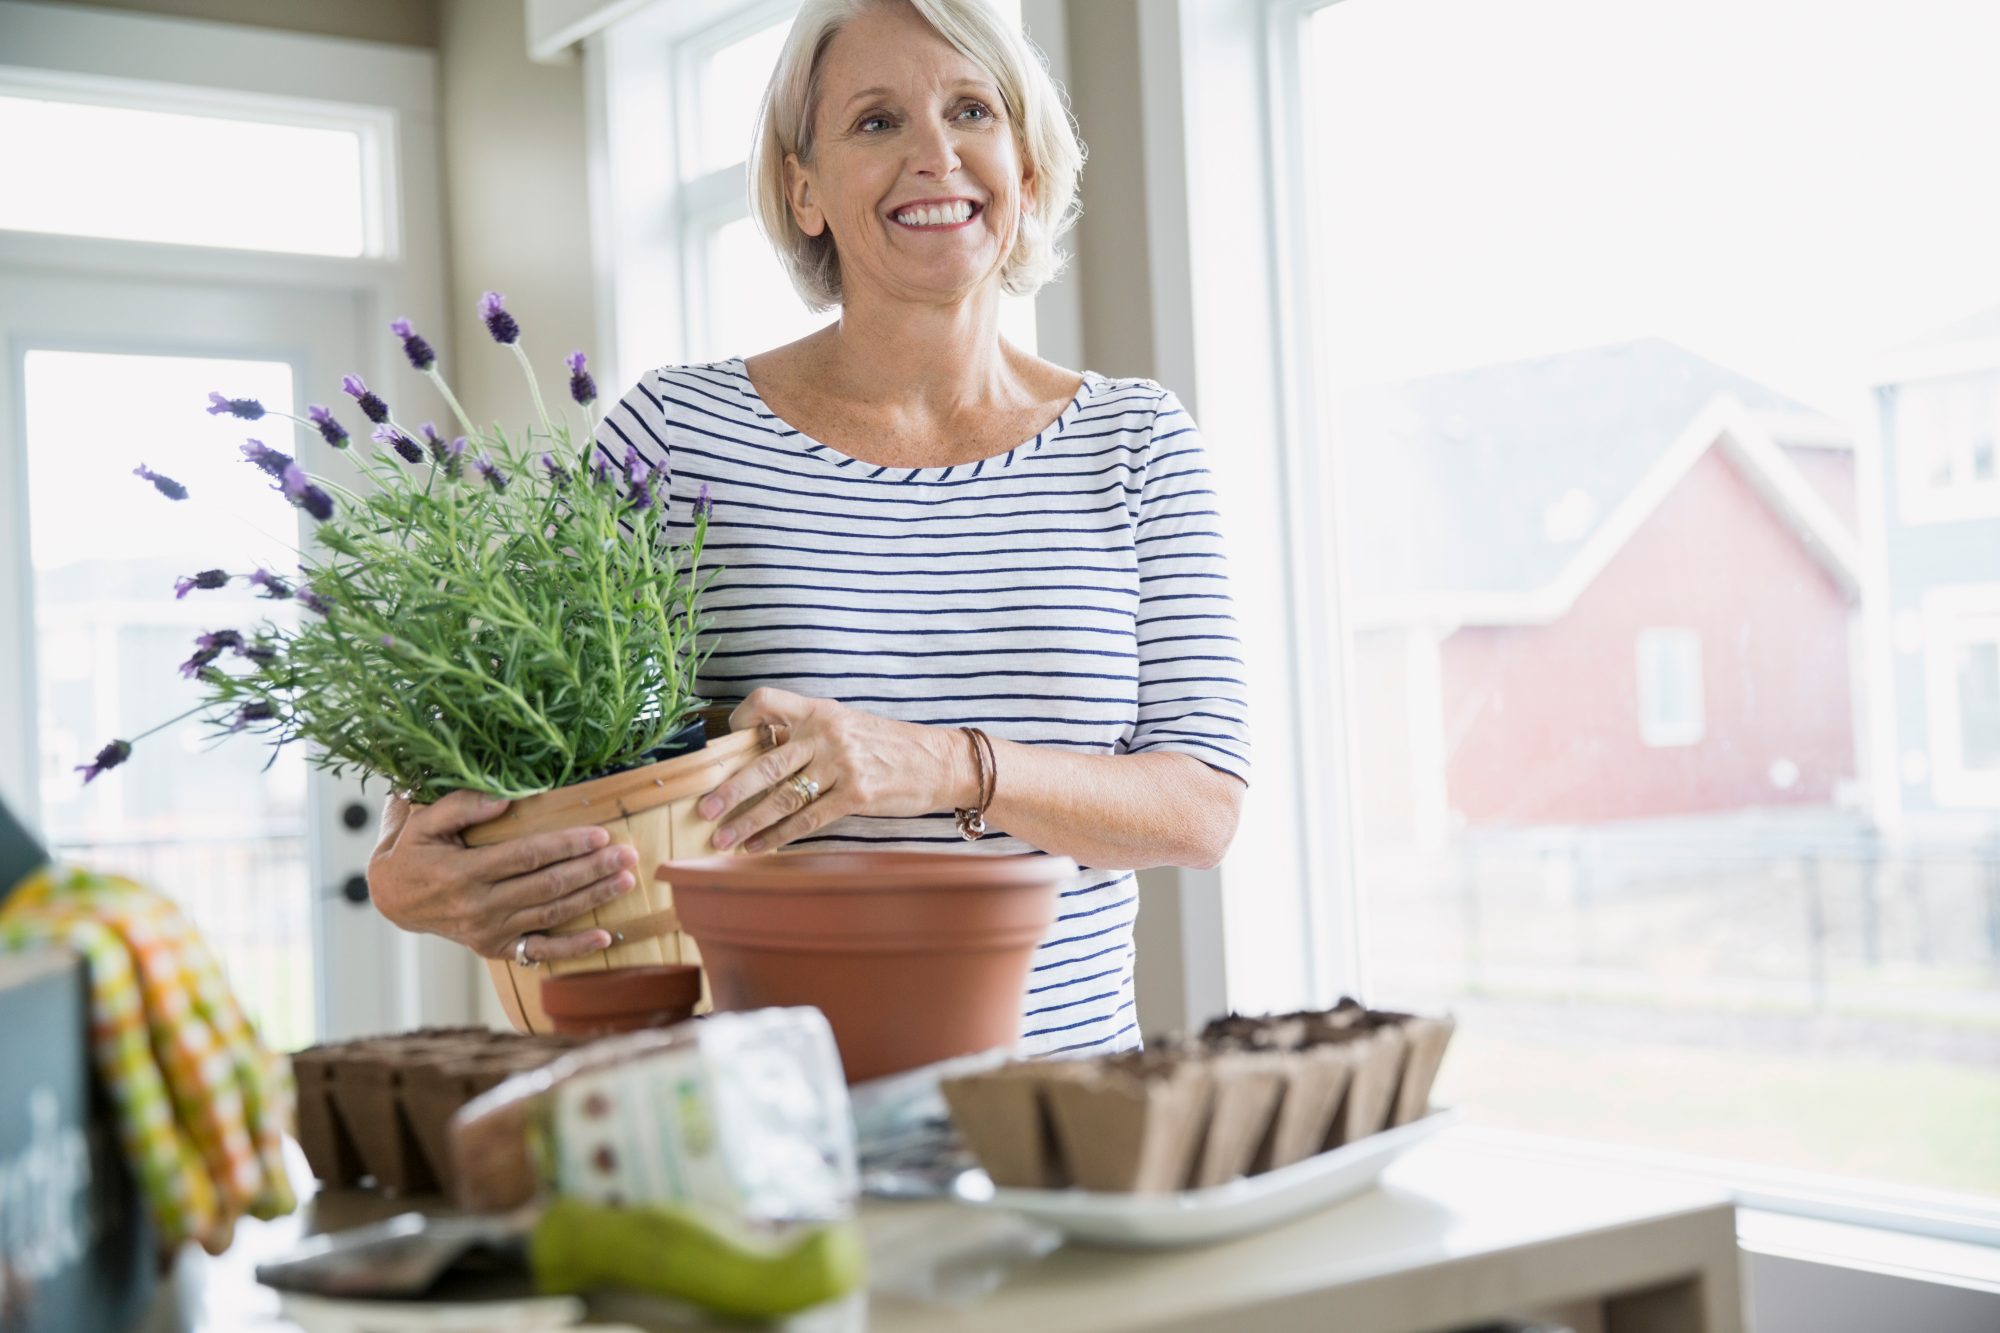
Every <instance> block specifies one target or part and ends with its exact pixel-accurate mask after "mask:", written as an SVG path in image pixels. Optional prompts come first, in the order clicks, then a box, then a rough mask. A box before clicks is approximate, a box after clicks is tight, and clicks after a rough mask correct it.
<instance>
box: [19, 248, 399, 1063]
mask: <svg viewBox="0 0 2000 1333" xmlns="http://www.w3.org/2000/svg"><path fill="white" fill-rule="evenodd" d="M359 304H360V302H359V301H358V300H357V298H356V297H355V296H354V295H353V294H351V293H348V292H341V291H283V290H271V289H268V288H267V289H262V290H251V289H249V288H247V287H235V286H230V285H223V284H213V285H211V284H185V285H183V284H172V283H157V282H142V281H132V280H124V279H117V278H109V277H85V276H61V275H52V274H34V273H28V272H25V271H8V270H5V269H0V345H4V346H5V347H6V348H7V352H8V355H7V358H6V364H5V367H4V370H3V371H0V413H4V417H5V420H6V421H7V422H8V423H11V424H12V425H13V428H14V433H13V436H12V440H11V446H10V447H9V448H7V450H6V451H5V452H6V453H7V454H11V455H12V456H11V457H7V458H6V464H7V467H8V471H9V473H10V474H11V475H10V476H9V477H8V479H7V480H8V482H9V483H10V484H9V486H8V488H7V489H8V491H9V492H10V493H11V495H12V497H13V499H12V500H11V504H12V505H13V506H14V513H13V514H12V515H10V516H9V520H10V521H9V522H8V524H7V525H6V526H7V529H8V532H7V538H6V541H5V545H6V546H7V547H8V548H10V549H9V550H8V552H7V553H6V557H5V560H6V561H7V562H10V563H11V564H12V565H13V570H14V573H15V577H14V578H12V579H11V580H9V582H10V583H11V585H12V586H11V588H10V589H8V591H7V594H6V595H4V596H0V613H4V614H0V623H4V634H5V637H6V638H7V639H9V640H10V641H12V642H13V643H15V644H18V645H19V649H18V651H11V652H9V654H8V656H7V658H6V660H5V661H4V662H0V711H4V713H5V714H6V715H7V716H8V718H9V725H10V726H11V727H12V728H13V729H14V731H15V733H16V734H17V735H18V736H19V737H20V742H21V743H20V744H18V745H11V746H8V747H6V758H5V759H0V764H4V765H5V767H4V771H0V794H4V796H5V798H6V800H7V802H8V804H9V805H10V806H12V807H14V808H16V809H17V810H20V811H21V812H22V813H23V815H24V817H25V818H26V819H27V820H28V821H29V822H30V823H32V824H33V825H35V826H36V827H38V828H39V830H40V831H41V833H42V835H43V837H44V838H45V840H46V841H47V842H48V844H49V845H50V846H51V847H52V848H53V849H54V850H55V851H56V852H57V853H58V854H59V855H60V856H62V857H64V858H66V859H69V860H73V861H75V862H77V863H80V864H84V865H88V866H91V867H94V868H99V869H104V870H109V871H114V872H117V873H122V874H126V875H130V876H132V877H133V878H135V879H137V880H139V881H141V882H142V883H145V884H148V885H150V886H152V887H155V888H158V889H159V890H161V891H163V892H165V893H167V894H169V895H170V896H172V897H173V898H174V899H176V900H177V901H178V902H179V903H180V904H181V906H182V907H183V909H184V910H185V911H186V912H187V913H188V914H189V915H190V917H191V918H192V919H193V920H194V921H195V923H196V924H197V925H198V926H199V927H200V929H201V931H202V933H203V935H204V936H205V937H206V939H207V940H208V942H209V945H210V947H211V948H212V949H213V950H214V952H215V954H216V955H217V957H218V959H219V960H220V962H221V964H222V966H223V968H224V970H225V972H226V973H227V974H228V976H229V979H230V982H231V985H232V987H233V988H234V990H235V991H236V993H237V995H238V997H239V998H240V999H241V1000H242V1001H243V1003H244V1006H245V1008H246V1009H247V1010H248V1011H249V1013H250V1015H251V1017H252V1019H253V1021H255V1022H256V1023H257V1025H258V1027H259V1028H260V1030H261V1031H262V1032H263V1033H264V1034H265V1036H266V1038H267V1040H269V1041H270V1042H271V1043H272V1044H273V1045H274V1046H276V1047H278V1048H280V1049H287V1050H289V1049H295V1048H297V1047H299V1046H303V1045H306V1044H309V1043H311V1042H312V1041H314V1040H318V1039H320V1038H323V1037H327V1036H337V1035H344V1034H351V1033H358V1032H363V1031H380V1030H384V1029H387V1028H391V1027H396V1026H400V1025H401V1019H402V1018H403V1017H404V1015H403V1014H401V1013H400V1011H399V1010H400V1005H399V998H400V996H399V993H400V991H401V989H403V987H401V986H400V985H399V981H400V979H401V977H402V976H403V975H405V971H406V969H405V968H404V967H403V966H402V964H404V963H405V961H406V960H407V959H408V958H410V957H412V956H413V954H412V953H411V950H410V948H409V945H408V943H407V942H406V941H404V940H402V939H401V937H399V936H398V934H397V932H395V931H394V929H393V928H392V927H389V926H388V925H387V924H386V923H385V922H383V921H382V920H381V919H380V918H379V917H378V916H377V915H376V913H375V912H374V910H373V909H372V907H370V906H369V905H368V903H367V897H366V892H365V881H359V880H357V878H356V877H357V876H359V875H360V874H361V873H362V872H363V871H364V870H365V867H366V861H367V855H368V852H369V850H370V848H371V846H372V843H373V837H374V813H375V811H376V809H377V808H378V807H379V802H380V795H379V793H374V794H371V795H369V796H367V797H365V798H364V796H363V794H362V793H361V791H360V790H359V788H358V787H357V786H356V785H355V784H353V783H351V782H336V781H334V780H332V779H330V778H328V777H326V775H324V774H321V773H319V772H317V771H316V770H313V769H311V768H310V767H309V766H308V764H307V763H306V758H305V755H304V753H303V751H302V749H301V747H300V746H297V745H293V746H287V747H284V748H283V749H282V750H278V751H275V752H274V751H273V749H272V747H271V746H270V745H269V744H268V743H267V742H265V741H264V740H262V739H260V738H257V737H254V736H248V735H242V736H232V737H228V738H227V739H226V740H220V741H219V740H218V738H217V737H215V736H213V735H211V734H209V730H208V729H207V728H206V727H204V726H202V725H201V724H200V722H199V720H198V719H194V718H190V719H188V720H186V721H184V722H181V723H179V724H177V725H175V726H172V727H169V728H167V729H165V730H162V731H160V732H158V733H157V734H154V735H152V736H148V737H145V738H143V739H141V740H139V741H138V742H137V744H136V745H135V746H134V751H133V754H132V757H131V758H130V759H129V760H128V761H127V762H126V763H125V764H123V765H121V766H120V767H117V768H115V769H112V770H110V771H107V772H105V773H103V774H102V775H100V776H98V777H97V778H96V779H95V780H94V781H91V782H90V783H88V784H85V782H84V781H83V776H84V775H83V773H82V772H81V771H80V770H81V769H82V768H83V767H85V766H87V765H89V764H90V763H91V761H92V756H93V755H95V753H96V752H97V750H98V748H99V747H100V746H102V745H104V744H105V743H106V742H108V741H110V740H113V739H128V738H132V737H135V736H138V735H139V734H140V733H142V732H144V731H146V730H147V729H148V728H150V727H153V726H154V725H156V724H158V723H160V722H162V721H165V720H166V719H169V718H172V717H174V716H176V715H177V714H179V713H182V712H185V711H186V710H187V709H188V708H189V707H191V706H192V705H194V704H195V703H196V702H197V701H198V698H199V696H198V694H197V692H196V689H195V686H194V684H193V682H192V681H191V680H189V679H187V678H185V676H184V673H183V672H182V670H181V669H180V665H181V664H182V663H183V662H185V661H186V660H188V659H189V657H190V656H191V655H192V654H193V653H194V651H195V648H196V644H195V639H196V637H197V636H199V635H202V634H205V633H208V632H210V631H214V630H221V629H246V630H247V629H248V628H250V627H251V626H254V625H255V624H257V623H258V622H259V621H260V620H263V619H269V620H271V621H274V622H277V623H279V624H283V623H285V622H286V621H287V620H288V618H290V617H291V616H293V615H295V614H296V611H295V609H294V607H293V605H292V604H291V603H290V602H287V601H284V600H275V599H271V598H267V597H263V596H260V595H259V591H260V588H261V587H262V586H264V585H253V584H252V583H251V582H249V581H248V578H247V576H249V575H250V574H252V573H253V572H255V571H256V570H259V569H262V570H265V571H267V572H268V573H270V574H271V575H273V576H275V577H279V578H284V579H288V580H294V581H295V576H296V575H297V572H298V562H299V555H298V551H297V544H298V542H299V541H300V540H301V531H300V528H299V525H298V518H297V514H296V511H294V510H293V509H292V508H291V507H290V506H289V505H287V504H286V503H285V502H284V501H283V500H282V499H281V498H280V497H279V496H277V495H275V494H273V493H272V492H271V487H270V485H269V479H268V478H267V477H265V476H264V475H263V474H262V473H261V472H259V471H258V470H257V469H255V468H254V467H252V466H250V465H249V464H248V463H247V462H246V461H245V460H244V458H243V455H242V453H241V447H242V445H243V444H244V443H245V441H246V440H247V439H249V438H256V439H259V440H262V441H264V442H266V443H268V444H270V445H271V446H272V447H274V448H278V449H282V450H284V451H285V452H287V453H292V454H296V455H297V456H299V457H300V459H301V461H302V462H304V463H305V464H306V466H307V467H308V468H310V469H312V470H314V471H320V470H325V469H328V468H329V467H331V468H332V469H333V470H334V471H335V472H336V475H338V473H339V471H340V470H341V468H342V467H343V466H344V464H343V463H342V462H341V460H335V459H330V458H329V457H327V456H325V455H326V454H327V453H329V452H330V451H327V450H325V446H324V445H323V444H321V442H320V441H319V440H318V439H317V438H312V439H307V438H305V437H304V433H303V432H300V431H299V430H298V428H296V427H295V426H293V425H292V424H291V423H290V422H287V421H285V420H283V419H282V418H276V417H268V416H267V417H265V418H264V419H262V420H260V421H255V422H250V421H241V420H237V419H234V418H232V417H229V416H219V417H218V416H212V415H209V414H207V413H206V412H205V411H204V407H205V405H206V403H207V398H208V394H209V392H210V391H211V390H220V391H221V392H223V393H225V394H227V395H229V396H231V397H254V398H256V399H258V400H259V401H260V402H262V403H263V404H264V406H265V407H266V408H268V409H278V410H284V411H289V412H294V413H297V414H299V415H301V416H303V415H304V414H305V410H306V406H307V403H308V402H309V401H313V400H319V401H328V395H327V393H326V390H327V388H328V387H330V386H336V385H337V383H338V377H339V375H340V374H341V373H342V372H343V371H344V370H345V369H347V368H349V367H352V366H355V365H357V364H359V362H358V359H357V346H356V338H357V333H358V331H359V328H360V326H361V318H360V316H361V311H360V310H359V309H358V308H357V307H358V306H359ZM5 438H6V437H5V436H4V435H0V440H4V439H5ZM142 466H143V467H146V468H150V469H151V470H153V471H155V472H157V473H160V474H163V475H165V476H168V477H171V478H173V479H175V480H177V481H179V482H180V483H182V484H183V485H184V486H185V487H186V488H187V491H188V493H189V494H188V497H187V498H186V499H185V500H180V501H174V500H170V499H168V498H167V497H166V496H164V495H162V494H160V493H159V492H157V491H156V490H155V489H154V488H153V487H152V486H151V485H149V484H148V483H147V482H146V481H145V480H144V479H143V478H142V477H140V476H136V475H134V469H136V468H139V467H142ZM16 520H18V521H16ZM218 568H219V569H222V570H226V571H228V572H229V573H230V574H231V575H234V576H236V577H234V578H232V579H231V581H230V582H229V583H227V584H226V585H225V586H223V587H221V588H214V589H210V588H201V587H195V588H189V589H187V590H185V591H181V592H177V585H180V584H181V581H182V580H185V579H188V578H189V577H191V576H193V575H195V574H196V573H198V572H200V571H203V570H210V569H218ZM357 888H358V889H360V892H359V894H358V901H356V900H355V896H353V894H352V891H353V890H355V889H357Z"/></svg>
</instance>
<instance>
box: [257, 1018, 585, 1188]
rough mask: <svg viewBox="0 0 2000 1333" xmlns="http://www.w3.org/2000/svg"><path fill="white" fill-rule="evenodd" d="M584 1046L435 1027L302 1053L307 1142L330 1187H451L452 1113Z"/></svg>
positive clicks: (303, 1141) (297, 1064) (295, 1063)
mask: <svg viewBox="0 0 2000 1333" xmlns="http://www.w3.org/2000/svg"><path fill="white" fill-rule="evenodd" d="M575 1045H576V1040H575V1039H574V1038H570V1037H562V1036H518V1035H516V1034H513V1033H501V1032H493V1031H491V1030H489V1029H486V1028H427V1029H422V1030H419V1031H416V1032H403V1033H396V1034H393V1035H389V1036H380V1037H362V1038H359V1039H357V1040H354V1041H345V1042H336V1043H331V1044H328V1045H324V1046H314V1047H310V1048H308V1049H306V1050H303V1051H299V1052H296V1053H295V1054H294V1055H293V1056H292V1057H291V1060H292V1073H293V1077H294V1078H295V1079H296V1081H297V1083H298V1090H299V1146H300V1147H301V1148H302V1149H303V1150H304V1151H305V1155H306V1162H307V1164H308V1165H310V1166H311V1167H312V1171H313V1175H314V1176H315V1177H317V1178H318V1179H319V1180H321V1181H322V1182H324V1183H326V1184H327V1185H333V1186H352V1185H361V1184H365V1183H370V1182H372V1183H373V1185H374V1187H375V1188H377V1189H379V1190H382V1191H384V1192H387V1193H396V1194H409V1193H417V1192H423V1191H429V1190H434V1189H441V1188H448V1187H449V1186H450V1185H451V1160H450V1154H449V1153H448V1152H447V1151H446V1148H447V1142H448V1139H447V1134H446V1126H447V1125H448V1124H449V1122H450V1120H451V1116H452V1113H453V1112H455V1111H456V1110H458V1108H459V1107H461V1106H463V1105H465V1103H466V1102H468V1101H470V1100H471V1099H472V1098H474V1097H476V1096H478V1095H479V1094H480V1093H482V1092H485V1091H486V1090H487V1089H488V1088H491V1087H493V1086H494V1085H495V1084H497V1083H499V1082H501V1081H502V1080H503V1079H506V1078H507V1077H509V1076H510V1075H512V1074H515V1073H518V1072H520V1071H522V1070H525V1069H536V1068H539V1067H541V1066H542V1065H545V1064H547V1063H548V1062H549V1061H551V1060H553V1059H555V1058H556V1057H557V1056H559V1055H561V1054H562V1053H563V1052H564V1051H567V1050H569V1049H571V1048H572V1047H574V1046H575Z"/></svg>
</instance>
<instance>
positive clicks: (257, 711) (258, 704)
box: [229, 699, 278, 732]
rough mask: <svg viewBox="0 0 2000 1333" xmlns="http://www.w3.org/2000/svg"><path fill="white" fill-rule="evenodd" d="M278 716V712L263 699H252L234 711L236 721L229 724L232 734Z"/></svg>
mask: <svg viewBox="0 0 2000 1333" xmlns="http://www.w3.org/2000/svg"><path fill="white" fill-rule="evenodd" d="M277 716H278V710H277V709H276V708H274V707H272V706H271V704H270V702H269V701H267V700H264V699H253V700H252V701H250V702H249V703H247V704H244V705H243V706H242V707H241V708H239V709H237V710H236V720H235V721H233V722H231V723H230V724H229V729H230V731H232V732H237V731H241V730H243V728H245V727H247V726H249V725H250V724H251V723H252V722H269V721H271V720H272V719H273V718H275V717H277Z"/></svg>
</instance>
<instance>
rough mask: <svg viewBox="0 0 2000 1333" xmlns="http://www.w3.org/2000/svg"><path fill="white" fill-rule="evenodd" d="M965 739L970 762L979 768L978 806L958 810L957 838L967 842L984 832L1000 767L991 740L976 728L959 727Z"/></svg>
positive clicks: (998, 779)
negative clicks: (968, 742)
mask: <svg viewBox="0 0 2000 1333" xmlns="http://www.w3.org/2000/svg"><path fill="white" fill-rule="evenodd" d="M959 730H960V731H962V732H964V733H965V737H966V739H967V740H968V741H970V742H971V743H972V762H973V763H975V764H976V765H978V767H979V796H978V804H977V805H975V806H973V807H972V808H971V809H963V808H961V809H959V810H958V811H957V815H958V836H959V837H961V838H964V839H965V840H966V841H967V842H971V841H973V840H974V839H976V838H978V837H980V836H982V835H983V834H984V833H985V832H986V810H987V807H988V806H990V805H992V804H993V790H994V788H995V787H996V786H998V785H999V781H1000V765H999V763H998V762H997V761H996V760H995V759H994V757H993V738H992V737H990V736H988V735H987V734H986V733H985V732H983V731H981V730H980V729H979V728H978V727H960V728H959Z"/></svg>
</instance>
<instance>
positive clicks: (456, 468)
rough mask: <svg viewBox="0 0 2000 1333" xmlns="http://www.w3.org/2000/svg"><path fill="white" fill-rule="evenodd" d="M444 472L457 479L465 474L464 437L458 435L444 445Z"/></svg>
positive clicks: (454, 479)
mask: <svg viewBox="0 0 2000 1333" xmlns="http://www.w3.org/2000/svg"><path fill="white" fill-rule="evenodd" d="M444 474H445V476H447V477H449V478H451V479H452V480H453V481H457V480H458V479H459V478H460V477H462V476H464V475H465V437H464V436H463V435H461V436H459V437H458V438H457V439H455V440H453V441H452V442H451V443H450V444H447V445H446V446H445V447H444Z"/></svg>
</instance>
